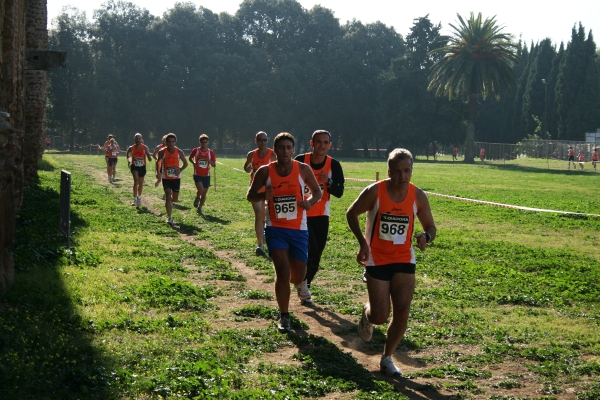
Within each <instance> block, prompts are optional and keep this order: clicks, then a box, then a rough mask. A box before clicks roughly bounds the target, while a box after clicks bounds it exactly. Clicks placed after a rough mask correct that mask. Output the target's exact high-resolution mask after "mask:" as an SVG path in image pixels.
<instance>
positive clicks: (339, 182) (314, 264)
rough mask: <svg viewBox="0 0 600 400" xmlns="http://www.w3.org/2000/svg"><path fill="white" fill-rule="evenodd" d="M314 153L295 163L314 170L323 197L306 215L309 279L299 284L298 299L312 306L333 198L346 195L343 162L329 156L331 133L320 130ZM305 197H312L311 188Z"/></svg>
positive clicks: (313, 143) (315, 135)
mask: <svg viewBox="0 0 600 400" xmlns="http://www.w3.org/2000/svg"><path fill="white" fill-rule="evenodd" d="M310 147H312V152H311V153H306V154H300V155H298V156H297V157H296V161H300V162H303V163H305V164H307V165H309V166H310V167H311V169H312V170H313V173H314V174H315V178H317V182H318V183H319V187H320V188H321V190H322V191H323V197H321V200H319V202H318V203H316V204H315V205H314V206H312V207H311V209H310V210H309V211H307V212H306V215H307V226H308V262H307V263H306V276H305V277H304V281H303V282H302V284H301V285H300V288H299V291H298V297H299V298H300V302H301V304H312V297H311V294H310V285H311V282H312V280H313V278H314V277H315V275H316V274H317V271H319V265H320V263H321V255H322V254H323V251H324V250H325V245H326V244H327V235H328V233H329V215H330V203H331V195H333V196H335V197H337V198H340V197H342V195H343V194H344V171H343V170H342V166H341V165H340V163H339V162H338V161H337V160H335V159H333V158H332V157H330V156H328V155H327V152H328V151H329V149H330V148H331V133H329V132H328V131H324V130H317V131H315V132H314V133H313V134H312V138H311V140H310ZM304 196H305V197H307V198H308V197H309V196H310V191H309V190H308V188H307V189H306V190H305V191H304Z"/></svg>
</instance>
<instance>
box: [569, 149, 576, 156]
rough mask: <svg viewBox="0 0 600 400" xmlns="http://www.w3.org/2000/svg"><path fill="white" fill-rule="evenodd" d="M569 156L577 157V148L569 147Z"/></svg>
mask: <svg viewBox="0 0 600 400" xmlns="http://www.w3.org/2000/svg"><path fill="white" fill-rule="evenodd" d="M569 157H575V150H573V149H569Z"/></svg>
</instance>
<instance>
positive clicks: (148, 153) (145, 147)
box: [144, 145, 152, 161]
mask: <svg viewBox="0 0 600 400" xmlns="http://www.w3.org/2000/svg"><path fill="white" fill-rule="evenodd" d="M144 151H145V152H146V157H148V161H152V154H150V149H149V148H148V146H146V145H144Z"/></svg>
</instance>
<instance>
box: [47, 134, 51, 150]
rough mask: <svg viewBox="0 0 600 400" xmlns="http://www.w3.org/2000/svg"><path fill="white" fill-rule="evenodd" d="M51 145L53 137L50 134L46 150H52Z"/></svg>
mask: <svg viewBox="0 0 600 400" xmlns="http://www.w3.org/2000/svg"><path fill="white" fill-rule="evenodd" d="M51 145H52V139H50V136H46V150H48V151H50V147H51Z"/></svg>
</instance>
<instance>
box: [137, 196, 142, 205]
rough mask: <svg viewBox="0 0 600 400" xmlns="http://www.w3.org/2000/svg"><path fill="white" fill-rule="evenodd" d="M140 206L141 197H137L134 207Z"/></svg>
mask: <svg viewBox="0 0 600 400" xmlns="http://www.w3.org/2000/svg"><path fill="white" fill-rule="evenodd" d="M141 205H142V196H138V197H137V204H136V206H138V207H139V206H141Z"/></svg>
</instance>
